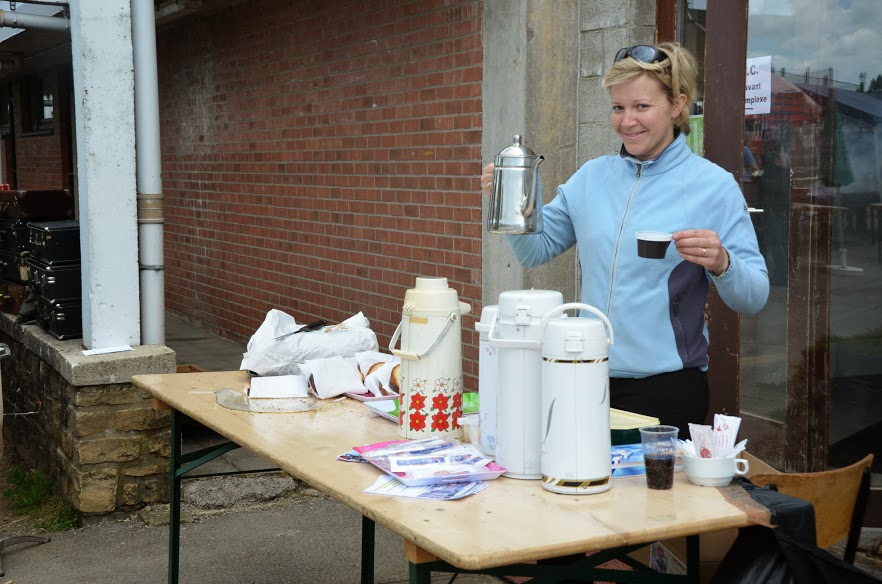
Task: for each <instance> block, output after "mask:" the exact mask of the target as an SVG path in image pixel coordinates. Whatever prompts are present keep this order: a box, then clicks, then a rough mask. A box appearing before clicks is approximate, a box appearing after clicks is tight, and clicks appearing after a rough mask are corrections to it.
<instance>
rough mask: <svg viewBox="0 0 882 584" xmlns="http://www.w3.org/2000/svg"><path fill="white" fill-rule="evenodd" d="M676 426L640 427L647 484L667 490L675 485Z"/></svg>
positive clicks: (678, 430)
mask: <svg viewBox="0 0 882 584" xmlns="http://www.w3.org/2000/svg"><path fill="white" fill-rule="evenodd" d="M679 432H680V429H679V428H677V427H676V426H645V427H643V428H640V441H641V443H642V444H643V462H644V464H645V465H646V486H647V487H649V488H650V489H657V490H665V489H670V488H671V487H672V486H674V459H676V457H677V434H678V433H679Z"/></svg>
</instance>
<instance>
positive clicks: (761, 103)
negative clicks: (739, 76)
mask: <svg viewBox="0 0 882 584" xmlns="http://www.w3.org/2000/svg"><path fill="white" fill-rule="evenodd" d="M771 105H772V57H771V56H768V57H756V58H754V59H748V60H747V76H746V83H745V87H744V115H747V116H755V115H758V114H767V113H769V108H770V107H771Z"/></svg>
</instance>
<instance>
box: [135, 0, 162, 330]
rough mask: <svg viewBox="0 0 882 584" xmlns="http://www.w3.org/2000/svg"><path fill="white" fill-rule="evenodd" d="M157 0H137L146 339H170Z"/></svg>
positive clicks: (138, 136) (137, 110)
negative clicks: (163, 200) (166, 301)
mask: <svg viewBox="0 0 882 584" xmlns="http://www.w3.org/2000/svg"><path fill="white" fill-rule="evenodd" d="M153 11H154V5H153V0H132V44H133V45H134V60H135V153H136V154H135V155H136V158H137V175H138V176H137V182H138V263H139V272H140V282H141V344H143V345H163V344H165V259H164V256H165V253H164V249H163V241H162V240H163V223H164V222H165V218H164V211H163V202H162V175H161V170H162V169H161V162H160V147H159V82H158V76H157V72H156V25H155V22H154V12H153Z"/></svg>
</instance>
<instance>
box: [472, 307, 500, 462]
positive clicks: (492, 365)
mask: <svg viewBox="0 0 882 584" xmlns="http://www.w3.org/2000/svg"><path fill="white" fill-rule="evenodd" d="M498 313H499V307H498V306H496V305H493V306H485V307H484V309H483V310H482V311H481V320H480V321H479V322H476V323H475V330H477V331H478V395H480V400H479V401H478V426H479V427H480V429H481V432H480V434H481V440H480V447H481V452H483V453H484V454H486V455H487V456H496V407H497V406H496V402H497V395H498V392H499V389H498V388H499V351H498V349H497V348H496V347H494V346H493V345H491V344H490V325H491V324H492V323H493V319H495V318H496V315H497V314H498Z"/></svg>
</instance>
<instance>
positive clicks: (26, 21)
mask: <svg viewBox="0 0 882 584" xmlns="http://www.w3.org/2000/svg"><path fill="white" fill-rule="evenodd" d="M0 27H9V28H30V29H36V30H54V31H58V32H64V31H69V30H70V19H69V18H67V17H63V16H62V17H57V16H40V15H38V14H26V13H23V12H19V11H17V10H0Z"/></svg>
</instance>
